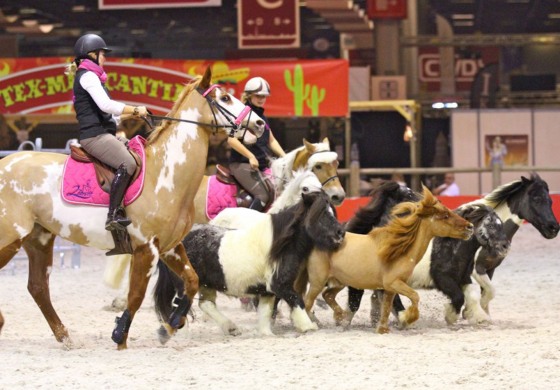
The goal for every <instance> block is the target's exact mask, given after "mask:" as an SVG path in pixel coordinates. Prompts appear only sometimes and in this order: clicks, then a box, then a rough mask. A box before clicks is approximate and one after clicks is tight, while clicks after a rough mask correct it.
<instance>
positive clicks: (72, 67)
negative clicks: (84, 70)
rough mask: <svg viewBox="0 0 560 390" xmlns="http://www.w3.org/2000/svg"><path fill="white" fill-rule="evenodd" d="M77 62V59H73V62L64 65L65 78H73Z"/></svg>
mask: <svg viewBox="0 0 560 390" xmlns="http://www.w3.org/2000/svg"><path fill="white" fill-rule="evenodd" d="M78 61H79V60H78V59H74V61H72V62H71V63H69V64H68V65H66V69H65V70H64V74H65V75H67V76H74V75H75V74H76V71H77V70H78V66H79V64H78Z"/></svg>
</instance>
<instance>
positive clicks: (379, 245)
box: [305, 187, 473, 333]
mask: <svg viewBox="0 0 560 390" xmlns="http://www.w3.org/2000/svg"><path fill="white" fill-rule="evenodd" d="M472 233H473V225H472V224H471V223H470V222H468V221H467V220H465V219H463V218H461V217H459V216H458V215H457V214H455V213H453V212H452V211H451V210H449V209H448V208H447V207H445V206H444V205H443V204H441V203H440V202H439V201H438V200H437V199H436V198H435V197H434V196H433V195H432V193H431V192H430V191H429V190H428V189H427V188H426V187H424V188H423V199H422V200H420V201H418V202H403V203H400V204H398V205H396V206H395V207H394V208H393V210H392V211H391V219H390V221H389V223H388V224H387V225H386V226H384V227H379V228H374V229H373V230H371V232H369V233H368V234H365V235H362V234H354V233H348V232H347V233H346V236H345V239H344V242H343V244H342V246H341V247H340V249H339V250H337V251H335V252H332V253H327V252H319V251H314V252H313V253H312V255H311V257H310V259H309V263H308V266H307V269H308V274H309V283H310V289H309V292H308V293H307V296H306V298H305V308H306V310H307V311H308V312H310V310H311V308H312V307H313V304H314V302H315V298H316V297H317V295H318V294H319V293H320V292H321V291H322V290H323V288H324V287H325V284H327V283H328V288H327V290H326V291H325V292H324V293H323V297H324V298H325V301H326V302H327V303H328V304H329V306H330V307H331V308H332V309H333V310H334V318H335V321H336V322H337V323H340V322H341V321H342V319H343V318H344V311H343V310H342V308H341V307H340V306H339V305H338V303H337V302H336V300H335V297H336V294H337V293H338V292H339V291H340V290H342V288H344V287H345V286H352V287H354V288H358V289H363V290H366V289H369V290H376V289H383V290H385V295H384V300H383V305H382V309H381V320H380V322H379V324H378V327H377V332H378V333H387V332H388V331H389V326H388V319H389V313H390V310H391V306H392V303H393V297H394V296H395V294H396V293H398V294H403V295H405V296H406V297H408V298H409V299H410V300H411V302H412V305H411V306H410V307H409V308H408V309H407V310H406V311H405V312H404V313H403V315H402V318H400V320H401V321H400V322H401V323H404V324H407V325H409V324H412V323H413V322H414V321H416V320H417V319H418V317H419V312H418V301H419V297H418V294H417V293H416V291H414V290H413V289H412V288H410V287H409V286H408V285H407V280H408V278H409V277H410V275H411V274H412V271H413V270H414V266H415V265H416V264H417V263H418V262H419V261H420V259H421V258H422V255H423V254H424V252H425V251H426V249H427V247H428V243H429V242H430V240H431V239H432V238H433V237H453V238H459V239H463V240H466V239H468V238H470V236H471V235H472Z"/></svg>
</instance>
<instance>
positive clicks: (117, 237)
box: [105, 229, 132, 256]
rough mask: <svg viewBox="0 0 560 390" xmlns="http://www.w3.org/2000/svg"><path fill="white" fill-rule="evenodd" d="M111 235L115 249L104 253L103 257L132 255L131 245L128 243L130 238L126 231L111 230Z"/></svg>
mask: <svg viewBox="0 0 560 390" xmlns="http://www.w3.org/2000/svg"><path fill="white" fill-rule="evenodd" d="M111 234H112V236H113V241H114V242H115V247H114V248H113V249H111V250H110V251H109V252H107V253H105V256H115V255H129V254H132V244H131V243H130V236H129V235H128V231H127V230H126V229H124V230H122V229H118V230H111Z"/></svg>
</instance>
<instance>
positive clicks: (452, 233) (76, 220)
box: [0, 68, 559, 350]
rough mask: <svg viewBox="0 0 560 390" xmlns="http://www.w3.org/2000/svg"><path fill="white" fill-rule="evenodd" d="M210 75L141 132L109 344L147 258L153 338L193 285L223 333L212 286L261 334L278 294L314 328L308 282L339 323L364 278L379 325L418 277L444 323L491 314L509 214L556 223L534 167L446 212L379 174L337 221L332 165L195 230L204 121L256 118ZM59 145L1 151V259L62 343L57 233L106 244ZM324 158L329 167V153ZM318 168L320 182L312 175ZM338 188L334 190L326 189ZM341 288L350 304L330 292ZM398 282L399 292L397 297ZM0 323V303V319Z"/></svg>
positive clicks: (234, 124)
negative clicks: (23, 257)
mask: <svg viewBox="0 0 560 390" xmlns="http://www.w3.org/2000/svg"><path fill="white" fill-rule="evenodd" d="M211 80H212V73H211V69H210V68H208V69H207V70H206V72H205V74H204V75H203V76H199V77H197V78H195V79H194V80H193V82H192V83H190V84H189V85H187V86H186V87H185V88H184V89H183V91H182V93H181V94H180V96H179V98H178V100H177V101H176V102H175V104H174V106H173V109H172V111H171V112H170V114H169V117H166V119H165V120H164V121H163V122H162V124H161V125H160V126H158V127H157V128H156V129H155V130H154V132H152V134H151V135H150V136H149V138H148V140H147V141H146V142H145V150H146V156H145V162H144V164H145V172H146V176H145V180H144V190H143V191H142V192H141V194H140V195H139V196H138V198H137V199H136V200H135V201H134V203H131V204H129V205H127V214H128V215H129V216H130V217H131V219H132V221H133V222H132V224H131V225H130V226H129V227H128V228H127V230H128V233H129V235H130V243H131V248H132V250H133V254H132V261H131V269H130V273H129V275H130V278H129V292H128V298H127V306H126V309H125V310H124V312H123V313H122V315H121V316H120V317H117V320H116V326H115V328H114V330H113V333H112V340H113V341H114V342H115V343H116V344H117V349H119V350H121V349H125V348H127V340H128V335H129V329H130V327H131V324H132V321H133V319H134V316H135V314H136V312H137V311H138V309H139V308H140V306H141V304H142V302H143V300H144V297H145V293H146V289H147V287H148V282H149V279H150V276H151V275H152V274H153V273H154V272H155V269H156V267H155V264H156V263H157V262H158V259H159V265H158V269H159V273H158V281H157V283H156V286H155V291H154V298H155V307H156V311H157V313H158V315H159V316H160V319H161V322H162V327H161V328H160V331H159V336H160V341H161V342H162V343H164V342H166V341H167V340H168V339H169V338H170V337H171V336H172V335H173V334H174V333H175V332H176V331H177V330H178V329H179V328H181V327H182V326H183V325H184V324H185V322H186V316H187V314H188V312H189V310H190V309H191V305H192V303H193V301H194V299H195V297H196V294H197V293H199V296H200V300H199V306H200V307H201V309H202V310H203V311H205V312H206V313H207V314H208V315H209V316H210V317H211V318H213V319H214V320H215V321H216V322H218V323H219V324H220V327H221V328H222V330H223V331H224V332H225V333H227V334H232V335H236V334H239V329H238V328H237V327H236V326H235V324H234V323H233V322H232V321H231V320H229V319H227V318H226V317H225V316H224V315H223V314H221V313H220V312H219V310H218V309H217V306H216V302H215V300H216V295H217V292H221V293H225V294H227V295H231V296H256V297H258V299H259V305H258V306H259V307H258V310H259V312H258V322H259V325H258V329H259V331H260V332H261V333H262V334H265V335H270V334H272V320H273V316H274V301H275V299H282V300H284V301H286V302H287V303H288V305H289V306H290V309H291V319H292V321H293V324H294V326H295V327H296V329H297V330H298V331H300V332H307V331H310V330H314V329H318V324H317V322H316V321H314V320H315V318H314V315H313V305H314V303H315V298H316V297H317V295H318V294H320V293H322V294H323V298H324V299H325V300H326V302H327V304H328V305H329V306H330V307H331V308H332V309H333V313H334V320H335V322H336V323H337V324H341V325H344V326H345V327H346V328H348V327H349V326H350V324H351V320H352V317H353V315H354V313H355V312H356V311H357V310H358V308H359V305H360V300H361V297H362V295H363V291H364V290H366V289H368V290H374V293H373V295H372V297H373V298H372V322H373V324H374V325H375V326H376V329H377V332H378V333H386V332H388V331H389V321H388V320H389V316H390V313H391V311H393V313H394V314H395V315H396V317H397V320H398V322H399V324H400V325H401V326H402V327H406V326H409V325H411V324H412V323H414V322H415V321H416V320H417V319H418V318H419V315H420V313H419V307H418V303H419V295H418V293H417V292H416V291H415V288H434V287H435V288H436V289H438V290H440V291H442V292H443V293H444V294H445V295H447V296H448V297H449V299H450V302H451V303H450V304H449V305H447V306H446V309H445V320H446V321H447V323H449V324H454V323H455V322H456V321H457V319H458V318H459V315H460V313H461V310H463V316H465V318H466V319H467V320H468V321H469V322H470V323H473V324H476V323H483V322H488V321H490V315H489V314H490V310H489V303H490V301H491V300H492V298H493V296H494V287H493V285H492V276H493V275H494V272H495V271H496V269H497V267H498V266H499V265H500V264H501V262H502V261H503V260H504V258H505V256H506V255H507V253H508V250H509V243H510V241H511V239H512V238H513V236H514V235H515V233H516V231H517V230H518V228H519V226H520V225H521V224H522V223H523V222H524V221H527V222H528V223H530V224H532V225H533V226H534V227H535V228H536V229H537V230H538V231H539V232H540V234H541V235H542V236H543V237H545V238H547V239H553V238H555V237H556V236H557V234H558V230H559V225H558V222H557V220H556V218H555V217H554V214H553V212H552V207H551V203H552V201H551V198H550V196H549V191H548V185H547V183H546V182H545V181H543V180H542V179H541V178H540V177H539V176H538V175H537V174H536V173H533V174H531V176H530V178H525V177H521V179H520V180H515V181H513V182H511V183H509V184H506V185H503V186H501V187H498V188H497V189H495V190H494V191H493V192H491V193H490V194H488V195H487V196H485V197H484V198H482V199H480V200H477V201H474V202H471V203H467V204H465V205H462V206H461V207H459V208H458V209H457V210H455V211H454V212H453V211H451V210H449V209H448V208H447V207H445V206H444V205H443V204H442V203H441V202H439V201H438V200H437V198H436V197H435V196H434V195H432V193H431V192H430V191H429V190H428V189H427V188H425V187H424V188H423V190H422V193H421V194H420V193H415V192H413V191H411V190H410V189H408V188H404V187H401V186H399V185H398V184H397V183H394V182H387V183H383V184H382V185H380V186H378V187H377V188H376V189H375V190H374V191H373V192H372V193H371V194H370V197H371V199H370V202H369V204H368V205H366V206H365V207H364V208H363V209H361V210H359V211H358V212H357V213H356V215H355V216H354V217H353V218H352V219H351V220H350V222H349V223H348V224H347V225H346V226H344V225H342V224H341V223H340V222H339V221H338V219H337V217H336V209H335V207H334V206H333V205H332V203H331V202H333V195H332V194H331V196H329V195H327V194H326V193H325V188H326V185H327V184H329V183H330V185H331V186H332V187H335V188H338V186H339V184H340V183H339V181H338V178H337V177H336V176H331V177H330V178H328V179H326V180H324V181H323V180H321V181H320V182H319V185H317V186H316V187H317V190H312V191H310V190H309V187H308V186H304V187H302V194H301V199H299V200H298V201H297V202H296V203H295V204H293V205H290V206H288V205H286V207H284V208H282V209H280V210H275V211H276V212H275V213H270V214H262V215H261V214H259V216H258V217H254V216H253V217H249V218H245V220H244V223H243V226H242V227H238V228H226V227H220V226H217V225H211V224H209V225H202V226H195V228H194V229H193V228H192V227H193V224H194V220H195V207H194V203H195V202H194V201H195V197H196V193H197V190H198V187H199V184H200V183H201V182H202V180H203V175H204V169H205V162H206V158H207V153H208V144H209V138H210V136H211V134H212V133H215V132H218V131H219V132H223V133H226V134H228V135H229V136H232V137H237V138H243V137H245V136H246V135H247V134H249V133H251V134H252V136H254V137H259V136H261V135H262V133H263V131H264V121H263V120H262V119H261V118H259V117H258V116H257V115H256V114H253V113H251V112H250V110H249V111H248V110H247V108H246V106H245V105H244V104H243V103H241V102H240V101H239V100H238V99H236V98H235V97H233V96H232V95H231V94H229V93H228V92H227V90H226V89H225V88H224V87H221V86H220V85H217V84H212V83H211ZM316 157H317V158H316V159H318V158H319V157H320V155H316ZM327 157H330V156H327ZM67 158H68V157H67V156H65V155H62V154H56V153H43V152H33V151H22V152H18V153H14V154H12V155H10V156H8V157H5V158H3V159H2V160H0V210H2V218H1V219H0V232H1V234H0V268H3V267H4V266H6V265H7V264H8V263H9V262H10V260H11V259H12V258H13V257H14V256H15V254H16V253H17V252H18V250H19V249H20V248H23V249H24V250H25V251H26V253H27V255H28V258H29V277H28V290H29V292H30V293H31V295H32V297H33V299H34V300H35V302H36V304H37V306H38V307H39V309H40V310H41V312H42V314H43V316H44V317H45V319H46V320H47V323H48V324H49V326H50V327H51V330H52V332H53V334H54V336H55V338H56V340H57V341H59V342H61V343H64V345H66V346H69V345H71V344H72V340H71V338H70V335H69V333H68V330H67V328H66V326H65V325H64V324H63V322H62V321H61V319H60V318H59V317H58V314H57V313H56V310H55V309H54V307H53V305H52V302H51V297H50V286H49V276H50V272H51V268H52V264H53V246H54V240H55V237H56V236H60V237H62V238H65V239H67V240H69V241H71V242H74V243H77V244H80V245H85V246H91V247H95V248H98V249H101V250H110V249H112V246H113V245H114V244H113V241H112V237H111V234H110V233H109V232H107V231H105V230H104V228H103V226H104V223H103V221H104V213H103V212H100V210H99V208H98V207H96V206H91V205H73V204H68V203H64V202H63V201H62V199H61V196H60V188H61V181H62V178H63V173H64V167H65V161H66V159H67ZM313 161H314V160H313V159H312V158H311V159H310V161H309V162H308V164H307V165H308V168H310V169H312V170H315V171H318V170H320V168H321V167H322V166H323V165H324V164H325V163H326V162H325V161H322V162H321V164H323V165H321V164H318V165H314V166H311V165H312V163H313ZM318 162H320V161H318ZM313 164H315V163H313ZM329 164H330V166H332V167H334V168H335V169H336V165H335V164H334V162H329ZM315 174H316V176H317V177H316V178H315V181H316V182H317V180H318V179H319V180H320V176H321V175H319V174H317V172H315ZM333 183H334V185H333ZM303 188H305V190H303ZM343 196H344V192H343V190H341V189H338V190H337V193H336V194H335V197H336V199H338V200H339V201H340V200H341V199H342V198H343ZM471 277H472V278H474V279H475V281H476V282H477V284H475V283H473V282H472V280H471ZM308 285H309V288H308ZM345 287H348V288H349V294H348V296H349V301H348V310H344V309H342V308H341V307H340V306H339V304H338V303H337V301H336V295H337V294H338V292H339V291H340V290H341V289H342V288H345ZM400 295H404V296H406V297H407V298H408V299H409V300H410V302H411V304H410V305H409V306H408V307H407V308H405V307H404V305H403V304H402V302H401V300H400ZM3 325H4V318H3V316H2V314H1V312H0V331H1V329H2V327H3Z"/></svg>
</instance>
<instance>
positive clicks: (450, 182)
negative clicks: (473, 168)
mask: <svg viewBox="0 0 560 390" xmlns="http://www.w3.org/2000/svg"><path fill="white" fill-rule="evenodd" d="M433 193H434V195H441V196H457V195H459V194H460V191H459V186H458V185H457V183H455V175H454V174H453V173H452V172H447V173H446V174H445V179H444V182H443V184H442V185H440V186H439V187H437V188H436V189H435V190H434V191H433Z"/></svg>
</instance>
